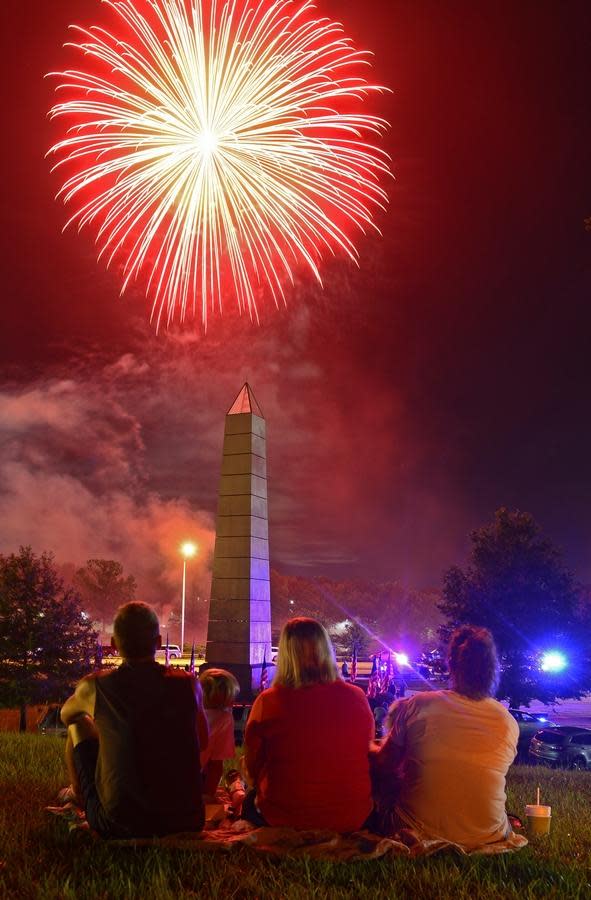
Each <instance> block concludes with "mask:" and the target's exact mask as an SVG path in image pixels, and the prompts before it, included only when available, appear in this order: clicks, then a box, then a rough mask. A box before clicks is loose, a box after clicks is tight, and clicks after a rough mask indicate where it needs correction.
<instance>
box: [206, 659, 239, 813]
mask: <svg viewBox="0 0 591 900" xmlns="http://www.w3.org/2000/svg"><path fill="white" fill-rule="evenodd" d="M199 683H200V684H201V688H202V690H203V707H204V709H205V715H206V717H207V724H208V725H209V742H208V744H207V747H206V749H205V750H204V751H203V752H202V753H201V769H202V771H203V793H204V795H205V796H207V797H215V792H216V790H217V787H218V785H219V783H220V779H221V777H222V774H223V771H224V760H225V759H232V757H233V756H234V755H235V753H236V745H235V743H234V719H233V717H232V703H233V702H234V700H235V699H236V696H237V694H238V692H239V690H240V685H239V684H238V681H237V680H236V678H235V677H234V675H232V673H231V672H227V671H226V669H206V670H205V672H203V673H202V674H201V675H200V676H199Z"/></svg>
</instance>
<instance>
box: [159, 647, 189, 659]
mask: <svg viewBox="0 0 591 900" xmlns="http://www.w3.org/2000/svg"><path fill="white" fill-rule="evenodd" d="M165 655H166V644H163V645H162V647H161V648H160V650H157V651H156V656H165ZM182 655H183V654H182V653H181V648H180V647H179V645H178V644H168V658H169V659H180V658H181V656H182Z"/></svg>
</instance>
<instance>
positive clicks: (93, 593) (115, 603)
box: [74, 559, 137, 631]
mask: <svg viewBox="0 0 591 900" xmlns="http://www.w3.org/2000/svg"><path fill="white" fill-rule="evenodd" d="M74 584H75V586H76V589H77V590H78V591H79V593H80V594H81V596H82V598H83V600H84V603H85V606H86V607H87V611H89V612H90V613H91V614H92V616H93V618H94V620H95V621H96V622H98V623H100V626H101V630H102V631H105V629H106V627H107V625H110V624H111V623H112V621H113V619H114V617H115V613H116V612H117V609H118V608H119V607H120V606H123V604H124V603H129V601H130V600H133V599H135V592H136V587H137V586H136V582H135V579H134V578H133V576H132V575H128V576H126V577H125V576H124V575H123V566H122V565H121V563H118V562H116V561H115V560H113V559H89V560H88V562H87V563H86V565H85V566H84V568H82V569H78V571H77V572H76V575H75V576H74Z"/></svg>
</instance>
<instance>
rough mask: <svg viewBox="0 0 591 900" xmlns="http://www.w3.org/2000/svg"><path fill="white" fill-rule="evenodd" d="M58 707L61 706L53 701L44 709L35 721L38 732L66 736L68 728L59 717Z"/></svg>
mask: <svg viewBox="0 0 591 900" xmlns="http://www.w3.org/2000/svg"><path fill="white" fill-rule="evenodd" d="M60 709H61V707H60V706H59V705H58V704H57V703H55V704H52V705H51V706H49V707H48V708H47V709H46V710H45V712H44V713H43V715H42V716H41V718H40V719H39V721H38V722H37V731H38V732H39V734H45V735H51V736H52V737H64V738H65V737H66V735H67V733H68V729H67V728H66V726H65V725H64V723H63V722H62V720H61V719H60Z"/></svg>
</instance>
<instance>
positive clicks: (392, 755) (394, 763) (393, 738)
mask: <svg viewBox="0 0 591 900" xmlns="http://www.w3.org/2000/svg"><path fill="white" fill-rule="evenodd" d="M407 703H408V701H405V700H399V701H398V702H395V703H393V704H392V706H391V707H390V710H389V712H388V717H389V719H390V720H391V722H392V725H391V728H390V731H389V732H388V735H387V737H386V738H385V740H384V741H382V743H381V744H378V743H377V742H376V741H373V742H372V744H371V746H370V756H371V763H372V766H373V768H374V771H385V770H390V771H393V770H395V769H397V768H398V766H399V765H400V763H401V762H402V760H403V758H404V744H405V733H404V714H403V711H404V709H405V707H406V704H407Z"/></svg>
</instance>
